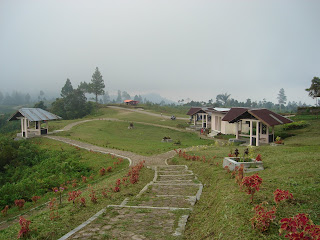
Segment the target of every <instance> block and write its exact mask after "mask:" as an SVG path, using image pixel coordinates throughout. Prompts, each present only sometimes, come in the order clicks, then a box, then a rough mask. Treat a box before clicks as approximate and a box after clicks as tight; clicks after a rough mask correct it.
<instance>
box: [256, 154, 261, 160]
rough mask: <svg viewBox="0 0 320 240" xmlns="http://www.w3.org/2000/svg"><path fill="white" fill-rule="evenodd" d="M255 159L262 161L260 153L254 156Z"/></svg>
mask: <svg viewBox="0 0 320 240" xmlns="http://www.w3.org/2000/svg"><path fill="white" fill-rule="evenodd" d="M256 161H257V162H261V161H262V158H261V154H258V156H257V157H256Z"/></svg>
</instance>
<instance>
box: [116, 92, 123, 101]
mask: <svg viewBox="0 0 320 240" xmlns="http://www.w3.org/2000/svg"><path fill="white" fill-rule="evenodd" d="M116 102H117V103H121V102H122V96H121V91H120V90H118V97H117V99H116Z"/></svg>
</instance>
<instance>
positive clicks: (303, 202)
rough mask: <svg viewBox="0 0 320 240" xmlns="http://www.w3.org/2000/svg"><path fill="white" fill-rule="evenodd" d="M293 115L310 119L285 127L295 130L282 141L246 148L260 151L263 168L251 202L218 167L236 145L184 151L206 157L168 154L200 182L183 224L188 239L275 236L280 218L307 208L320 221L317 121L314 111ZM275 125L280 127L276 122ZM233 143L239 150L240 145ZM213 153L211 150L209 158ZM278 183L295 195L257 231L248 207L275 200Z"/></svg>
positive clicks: (220, 167)
mask: <svg viewBox="0 0 320 240" xmlns="http://www.w3.org/2000/svg"><path fill="white" fill-rule="evenodd" d="M295 120H305V121H307V122H308V123H309V124H310V125H308V126H307V127H306V128H303V129H298V130H290V131H289V133H291V134H293V135H295V136H293V137H290V138H286V139H285V144H284V145H283V146H276V147H272V146H260V147H253V148H252V149H250V151H251V152H252V151H253V155H255V156H256V155H257V154H261V156H262V160H263V162H264V166H265V170H264V171H260V172H259V176H260V177H261V178H262V179H263V182H262V185H261V189H260V191H259V192H257V193H256V194H255V199H254V202H253V204H251V203H250V196H249V195H248V194H246V193H245V192H243V191H241V190H240V187H239V186H238V184H236V183H235V179H234V178H231V175H230V174H229V173H227V171H226V170H224V169H223V168H222V160H223V158H224V157H226V156H227V155H228V153H230V151H231V150H233V151H234V149H235V147H232V146H212V147H207V148H206V149H197V148H195V149H194V151H193V152H191V153H189V154H195V155H198V156H203V155H204V156H206V158H207V159H211V161H210V162H209V163H208V162H205V163H204V162H198V161H186V160H184V159H183V158H178V157H176V158H174V159H173V160H172V163H173V164H187V165H188V166H189V168H190V169H192V170H193V171H194V172H195V173H197V174H198V177H199V180H200V181H201V182H202V183H203V184H205V187H204V191H203V194H202V195H201V199H200V201H199V202H198V203H197V204H196V207H195V209H194V211H193V212H192V215H191V217H190V218H189V222H188V224H187V229H186V238H187V239H279V232H278V231H279V228H280V223H279V221H280V220H281V219H282V218H287V217H293V216H294V215H296V214H298V213H307V214H309V215H310V218H311V219H312V220H313V221H314V223H315V224H320V174H319V169H320V144H319V143H320V136H319V132H320V124H319V123H320V122H319V119H318V118H317V117H315V116H313V117H309V116H306V117H300V116H298V117H296V118H295ZM277 130H278V131H279V132H281V128H279V129H277ZM238 148H239V151H240V152H241V153H242V152H243V150H244V147H238ZM213 156H216V158H215V159H214V160H212V157H213ZM216 164H218V166H216ZM245 175H247V176H248V175H252V174H245ZM277 188H279V189H282V190H289V192H291V193H292V194H293V197H294V200H293V201H292V202H284V203H281V204H280V206H279V207H278V208H277V213H276V219H275V220H274V222H273V223H272V224H271V227H270V229H269V230H268V231H266V232H264V233H260V232H259V231H256V230H254V229H252V227H251V222H250V219H251V218H252V217H253V215H254V211H253V207H254V206H256V205H257V204H259V203H261V202H263V201H267V202H268V203H269V207H268V209H269V208H271V207H272V206H275V203H274V200H273V192H274V191H275V190H276V189H277ZM280 238H283V237H280Z"/></svg>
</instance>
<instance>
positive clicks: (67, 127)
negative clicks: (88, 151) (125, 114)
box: [57, 118, 192, 132]
mask: <svg viewBox="0 0 320 240" xmlns="http://www.w3.org/2000/svg"><path fill="white" fill-rule="evenodd" d="M92 121H114V122H127V123H129V121H126V120H120V119H117V118H94V119H88V120H83V121H78V122H74V123H70V124H68V125H67V126H65V127H64V128H63V129H62V130H58V131H57V132H59V131H69V130H70V129H71V128H73V127H74V126H77V125H79V124H83V123H86V122H92ZM134 123H137V124H143V125H149V126H154V127H162V128H168V129H172V130H175V131H179V132H192V131H190V130H186V129H182V128H176V127H170V126H166V125H160V124H154V123H146V122H134Z"/></svg>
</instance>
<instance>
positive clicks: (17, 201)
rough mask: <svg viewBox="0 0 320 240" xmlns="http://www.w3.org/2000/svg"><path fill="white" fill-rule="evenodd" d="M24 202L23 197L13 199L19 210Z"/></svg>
mask: <svg viewBox="0 0 320 240" xmlns="http://www.w3.org/2000/svg"><path fill="white" fill-rule="evenodd" d="M25 202H26V201H25V200H24V199H17V200H14V204H15V205H16V206H17V207H18V209H19V211H20V210H21V209H22V208H23V206H24V204H25Z"/></svg>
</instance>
